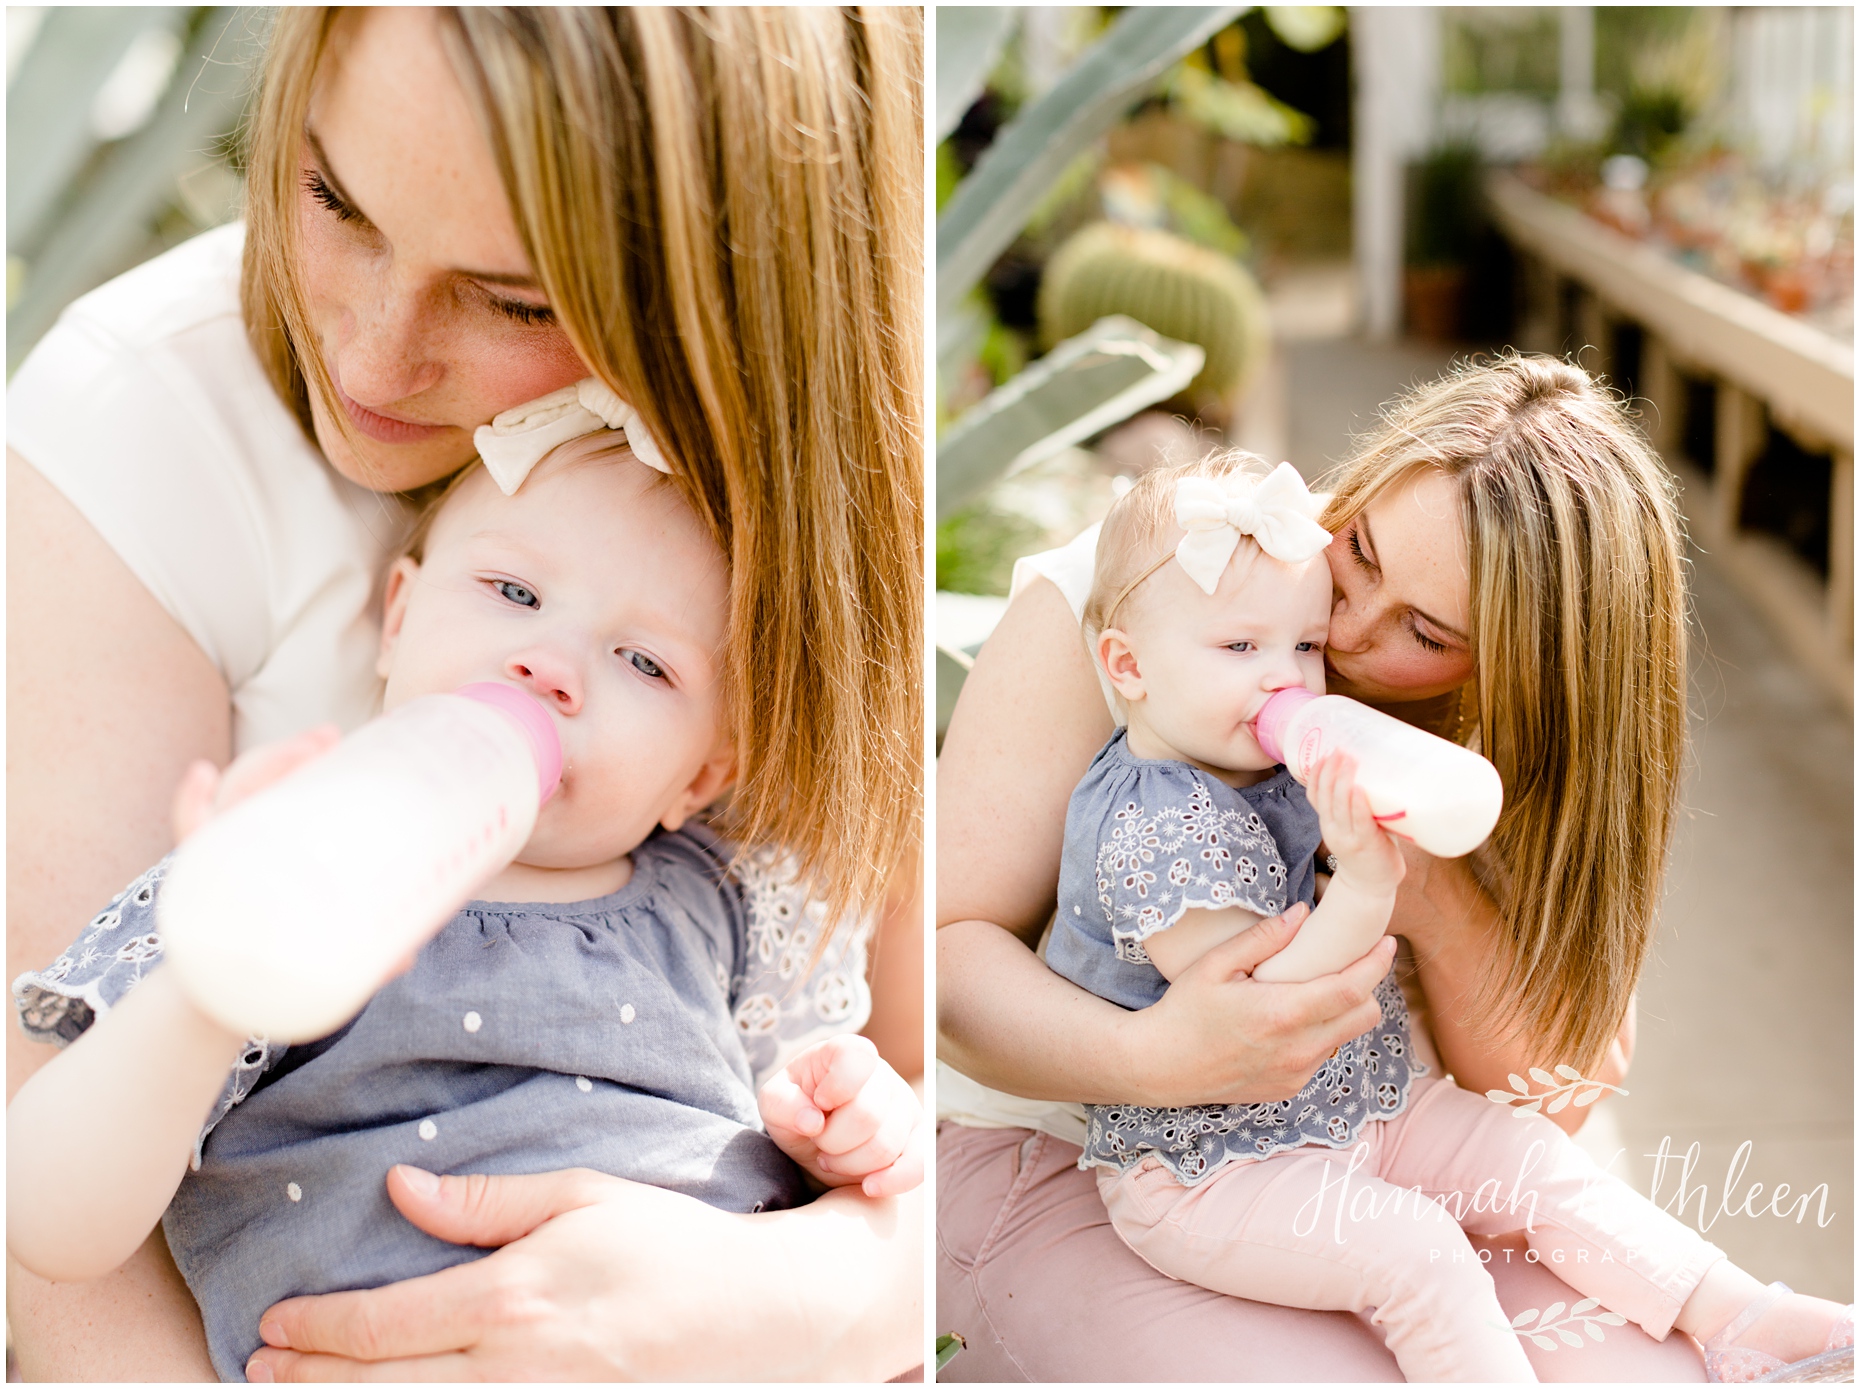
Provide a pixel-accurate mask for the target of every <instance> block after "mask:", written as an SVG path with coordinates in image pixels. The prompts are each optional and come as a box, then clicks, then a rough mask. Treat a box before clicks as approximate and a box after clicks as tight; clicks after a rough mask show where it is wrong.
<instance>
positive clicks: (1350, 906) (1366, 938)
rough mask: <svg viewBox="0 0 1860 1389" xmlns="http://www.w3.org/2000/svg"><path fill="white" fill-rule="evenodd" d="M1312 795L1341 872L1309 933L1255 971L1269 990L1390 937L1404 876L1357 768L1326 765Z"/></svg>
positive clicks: (1332, 759)
mask: <svg viewBox="0 0 1860 1389" xmlns="http://www.w3.org/2000/svg"><path fill="white" fill-rule="evenodd" d="M1309 795H1310V797H1311V804H1312V806H1313V807H1315V808H1316V810H1317V813H1318V824H1319V825H1320V826H1321V827H1322V829H1323V831H1324V842H1325V843H1326V844H1327V845H1329V846H1330V850H1331V852H1332V853H1333V854H1334V855H1335V856H1336V858H1337V871H1336V873H1335V874H1334V875H1333V876H1332V877H1331V880H1330V886H1329V888H1328V889H1326V891H1325V893H1324V900H1323V901H1322V902H1320V903H1318V907H1317V910H1316V911H1314V912H1312V913H1311V920H1310V921H1308V922H1306V923H1305V927H1304V929H1303V930H1301V931H1300V932H1299V933H1298V935H1297V937H1296V938H1295V939H1294V940H1293V941H1292V943H1291V944H1290V945H1288V946H1286V947H1285V949H1283V950H1281V951H1280V952H1279V953H1278V954H1277V955H1274V956H1273V957H1272V958H1271V959H1269V960H1266V961H1264V962H1262V963H1261V965H1260V967H1259V968H1258V969H1256V970H1254V971H1253V977H1254V978H1255V979H1264V980H1266V981H1267V982H1268V983H1280V984H1299V983H1303V982H1304V981H1305V980H1307V979H1316V978H1317V977H1318V976H1320V975H1324V974H1334V973H1335V972H1336V971H1338V970H1340V969H1342V968H1343V967H1344V966H1345V965H1347V964H1349V963H1350V962H1351V961H1352V960H1359V959H1361V958H1362V957H1363V955H1364V954H1366V953H1367V952H1368V950H1369V948H1370V947H1371V946H1372V945H1374V944H1375V943H1376V942H1377V941H1378V940H1380V939H1381V938H1382V936H1383V935H1384V934H1386V933H1387V931H1388V928H1389V917H1390V916H1391V914H1392V913H1393V912H1394V910H1395V889H1396V888H1397V887H1398V886H1400V884H1401V880H1402V874H1403V873H1404V872H1405V871H1406V866H1405V865H1404V864H1403V862H1402V857H1401V851H1400V850H1399V849H1398V848H1396V846H1395V842H1394V840H1392V839H1390V838H1389V836H1388V834H1387V832H1386V831H1384V830H1383V829H1382V827H1381V826H1380V825H1378V824H1377V823H1376V820H1375V817H1374V816H1373V815H1372V814H1371V813H1370V809H1369V797H1368V796H1366V795H1365V794H1364V793H1363V792H1362V791H1361V790H1359V789H1357V786H1356V775H1355V765H1354V764H1353V763H1352V762H1350V760H1349V759H1348V757H1347V756H1346V755H1345V754H1343V753H1332V754H1331V755H1330V756H1329V757H1327V758H1325V759H1324V761H1323V763H1322V764H1320V765H1319V767H1318V769H1317V773H1316V775H1315V776H1313V777H1312V779H1311V785H1310V787H1309Z"/></svg>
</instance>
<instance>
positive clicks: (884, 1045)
mask: <svg viewBox="0 0 1860 1389" xmlns="http://www.w3.org/2000/svg"><path fill="white" fill-rule="evenodd" d="M898 880H899V882H900V884H901V886H900V887H898V888H897V889H896V890H894V891H893V893H892V894H891V900H890V901H889V902H888V903H887V904H886V908H885V915H884V916H883V917H882V918H881V919H880V921H879V923H878V931H877V933H876V934H875V936H874V937H873V940H872V949H871V958H872V966H871V969H870V971H869V974H870V978H871V985H872V1017H871V1020H870V1021H869V1022H868V1023H867V1024H866V1026H865V1035H866V1036H867V1037H868V1038H870V1039H871V1041H872V1044H873V1045H874V1046H876V1047H877V1048H878V1054H879V1055H880V1056H882V1057H884V1058H885V1060H886V1061H888V1062H890V1063H891V1069H892V1070H894V1071H896V1072H897V1073H898V1074H899V1075H901V1076H903V1077H904V1078H905V1079H906V1080H912V1079H915V1078H918V1077H921V1076H922V1075H923V1073H924V890H923V882H924V880H923V864H922V861H921V860H920V859H918V858H917V857H916V856H915V855H913V856H912V861H911V862H909V863H907V864H905V865H904V867H903V868H902V869H901V870H900V871H899V874H898Z"/></svg>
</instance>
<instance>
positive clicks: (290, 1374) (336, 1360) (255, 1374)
mask: <svg viewBox="0 0 1860 1389" xmlns="http://www.w3.org/2000/svg"><path fill="white" fill-rule="evenodd" d="M245 1377H246V1382H247V1383H248V1384H458V1383H461V1382H463V1381H465V1380H470V1379H476V1378H477V1375H475V1374H474V1373H473V1366H472V1361H471V1357H470V1356H468V1355H464V1354H462V1353H460V1352H457V1351H454V1352H452V1353H450V1354H446V1355H423V1356H420V1357H419V1358H417V1359H413V1360H377V1361H367V1360H350V1359H347V1358H346V1357H344V1356H340V1355H304V1354H302V1353H301V1352H299V1351H294V1350H271V1349H265V1350H261V1351H259V1352H258V1353H257V1354H256V1355H254V1356H253V1357H252V1358H251V1359H250V1360H248V1361H247V1362H246V1367H245Z"/></svg>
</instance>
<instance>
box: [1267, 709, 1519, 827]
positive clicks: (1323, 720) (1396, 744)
mask: <svg viewBox="0 0 1860 1389" xmlns="http://www.w3.org/2000/svg"><path fill="white" fill-rule="evenodd" d="M1253 729H1254V735H1255V736H1256V737H1257V738H1258V740H1259V745H1260V748H1261V749H1262V750H1263V751H1264V752H1265V754H1266V756H1268V757H1270V758H1272V759H1273V760H1274V761H1275V762H1283V763H1284V764H1285V766H1286V768H1287V769H1288V770H1289V771H1290V772H1291V774H1292V775H1293V776H1294V777H1296V778H1297V779H1298V781H1299V783H1300V784H1301V785H1309V784H1310V782H1311V776H1312V773H1313V772H1315V771H1316V770H1317V764H1318V763H1319V762H1320V761H1322V760H1323V758H1324V756H1325V755H1326V754H1327V753H1329V752H1331V751H1332V750H1333V749H1336V748H1343V749H1344V750H1345V751H1347V752H1348V753H1349V754H1350V755H1351V756H1352V757H1354V758H1355V759H1356V782H1357V785H1359V786H1361V787H1362V788H1363V789H1364V790H1365V791H1367V792H1368V793H1369V808H1370V809H1371V810H1372V811H1373V812H1374V813H1375V817H1376V819H1377V820H1378V821H1379V822H1380V823H1381V825H1382V827H1383V828H1384V829H1386V830H1388V831H1389V832H1390V833H1391V834H1395V835H1399V836H1401V837H1402V838H1404V839H1412V840H1413V841H1414V842H1415V843H1416V844H1418V845H1420V846H1421V847H1422V848H1423V849H1425V850H1427V852H1428V853H1430V854H1433V855H1435V856H1436V857H1437V858H1458V857H1459V856H1460V855H1461V854H1468V853H1471V852H1472V851H1473V850H1474V849H1476V848H1478V847H1479V846H1480V845H1481V844H1483V843H1484V842H1485V840H1486V836H1488V835H1489V834H1491V833H1492V826H1494V825H1496V824H1497V823H1498V812H1499V811H1500V809H1502V808H1503V806H1504V804H1505V788H1504V785H1503V783H1501V782H1500V781H1499V779H1498V769H1497V768H1496V767H1494V766H1493V765H1492V764H1491V763H1490V762H1488V761H1486V760H1485V758H1483V757H1481V756H1480V755H1479V754H1478V753H1476V752H1473V751H1471V750H1470V749H1468V748H1463V747H1461V746H1460V745H1459V744H1457V743H1449V742H1448V741H1447V740H1446V739H1445V738H1436V737H1435V736H1434V735H1433V734H1431V733H1423V732H1422V731H1421V730H1420V729H1418V728H1413V727H1410V726H1409V725H1408V724H1405V723H1403V722H1402V721H1401V720H1400V719H1392V718H1390V717H1389V716H1388V715H1387V714H1381V713H1377V712H1376V711H1375V710H1374V709H1371V708H1370V707H1369V706H1368V705H1366V704H1359V703H1358V702H1357V701H1356V700H1354V699H1346V698H1344V697H1343V696H1342V695H1316V694H1312V693H1311V691H1309V690H1304V689H1289V690H1280V691H1279V692H1278V693H1277V694H1275V695H1273V696H1272V698H1270V699H1268V700H1267V701H1266V703H1265V706H1264V707H1263V708H1262V709H1261V710H1260V711H1259V717H1258V719H1257V720H1255V722H1254V725H1253Z"/></svg>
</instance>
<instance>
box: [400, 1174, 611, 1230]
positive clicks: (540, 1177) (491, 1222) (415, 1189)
mask: <svg viewBox="0 0 1860 1389" xmlns="http://www.w3.org/2000/svg"><path fill="white" fill-rule="evenodd" d="M614 1180H615V1179H614V1178H612V1177H607V1176H603V1175H602V1174H601V1173H599V1172H591V1171H589V1170H588V1169H587V1168H585V1167H571V1168H569V1169H568V1170H567V1171H565V1172H542V1173H538V1174H537V1175H535V1176H506V1177H487V1176H483V1175H477V1174H474V1175H470V1176H463V1177H437V1176H434V1175H433V1174H432V1173H431V1172H426V1171H423V1170H421V1169H420V1168H418V1167H408V1166H406V1165H404V1164H402V1165H400V1166H396V1167H393V1168H391V1169H389V1171H388V1178H387V1189H388V1199H389V1200H391V1201H393V1203H394V1206H395V1209H397V1210H398V1211H399V1212H400V1213H401V1214H402V1215H404V1216H406V1217H407V1219H408V1220H410V1221H412V1222H413V1223H414V1224H415V1225H417V1226H418V1227H419V1228H420V1229H422V1230H424V1231H426V1233H427V1234H429V1235H432V1236H434V1237H435V1238H437V1239H442V1240H445V1241H446V1242H447V1243H448V1244H471V1245H477V1246H478V1247H479V1248H482V1249H495V1248H497V1247H498V1246H499V1245H505V1244H509V1243H510V1242H511V1241H512V1240H519V1239H522V1238H523V1237H524V1236H525V1235H527V1234H529V1233H530V1231H532V1230H534V1229H535V1228H536V1227H537V1226H538V1225H541V1224H543V1223H544V1222H545V1221H549V1220H553V1219H554V1218H555V1217H556V1216H558V1215H562V1214H565V1213H566V1212H568V1211H573V1210H580V1209H581V1208H582V1207H583V1206H591V1205H593V1204H594V1203H595V1202H596V1201H598V1200H599V1199H600V1187H601V1185H602V1184H604V1183H611V1182H613V1181H614Z"/></svg>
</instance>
